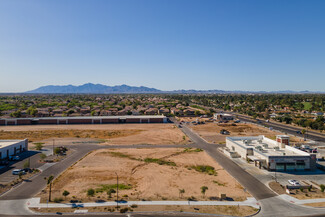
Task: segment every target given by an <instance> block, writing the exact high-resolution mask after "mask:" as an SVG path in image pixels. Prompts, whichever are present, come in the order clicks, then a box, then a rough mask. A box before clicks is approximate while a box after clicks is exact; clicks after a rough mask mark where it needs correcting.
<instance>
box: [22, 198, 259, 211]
mask: <svg viewBox="0 0 325 217" xmlns="http://www.w3.org/2000/svg"><path fill="white" fill-rule="evenodd" d="M26 204H27V206H28V207H29V208H71V207H98V206H116V202H113V201H111V202H98V203H96V202H93V203H49V204H47V203H40V198H31V199H29V200H28V201H27V203H26ZM118 204H119V205H126V206H131V205H133V204H136V205H185V206H188V205H191V206H192V205H193V206H201V205H208V206H225V205H229V206H251V207H254V208H257V209H259V207H260V205H259V203H258V202H257V201H256V200H255V198H253V197H249V198H247V200H245V201H125V202H122V201H120V202H119V203H118Z"/></svg>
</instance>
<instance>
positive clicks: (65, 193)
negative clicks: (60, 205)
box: [62, 190, 70, 198]
mask: <svg viewBox="0 0 325 217" xmlns="http://www.w3.org/2000/svg"><path fill="white" fill-rule="evenodd" d="M69 194H70V192H69V191H67V190H64V191H63V193H62V195H63V196H64V197H65V198H67V196H68V195H69Z"/></svg>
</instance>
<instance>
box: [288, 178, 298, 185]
mask: <svg viewBox="0 0 325 217" xmlns="http://www.w3.org/2000/svg"><path fill="white" fill-rule="evenodd" d="M288 182H289V184H291V185H294V186H299V185H300V183H299V182H298V181H297V180H294V179H290V180H288Z"/></svg>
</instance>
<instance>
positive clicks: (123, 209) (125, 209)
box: [120, 207, 129, 213]
mask: <svg viewBox="0 0 325 217" xmlns="http://www.w3.org/2000/svg"><path fill="white" fill-rule="evenodd" d="M127 211H129V208H127V207H125V208H122V209H120V213H126V212H127Z"/></svg>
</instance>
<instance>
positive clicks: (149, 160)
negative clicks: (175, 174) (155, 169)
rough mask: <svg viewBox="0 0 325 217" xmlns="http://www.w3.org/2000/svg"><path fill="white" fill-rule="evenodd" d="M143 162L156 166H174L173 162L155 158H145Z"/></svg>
mask: <svg viewBox="0 0 325 217" xmlns="http://www.w3.org/2000/svg"><path fill="white" fill-rule="evenodd" d="M144 162H146V163H156V164H159V165H168V166H176V163H175V162H172V161H165V160H162V159H157V158H146V159H144Z"/></svg>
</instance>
